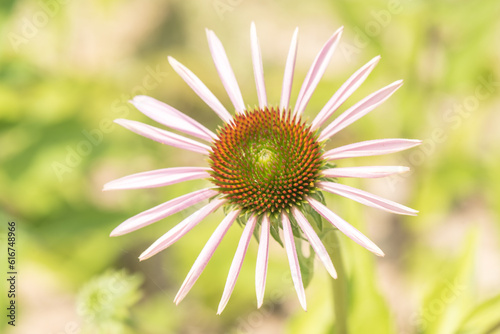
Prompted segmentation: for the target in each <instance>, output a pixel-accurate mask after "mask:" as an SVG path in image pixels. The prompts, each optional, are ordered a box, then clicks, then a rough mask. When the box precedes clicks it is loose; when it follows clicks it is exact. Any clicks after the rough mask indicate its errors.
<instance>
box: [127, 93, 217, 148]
mask: <svg viewBox="0 0 500 334" xmlns="http://www.w3.org/2000/svg"><path fill="white" fill-rule="evenodd" d="M131 102H132V104H133V105H134V106H135V107H136V108H137V109H139V110H140V111H141V112H142V113H143V114H144V115H146V116H148V117H149V118H151V119H153V120H155V121H157V122H158V123H161V124H163V125H165V126H168V127H170V128H172V129H175V130H179V131H182V132H184V133H186V134H188V135H191V136H195V137H198V138H200V139H203V140H206V141H208V142H212V141H213V139H215V138H217V135H216V134H215V133H213V132H212V131H210V130H209V129H207V128H206V127H204V126H203V125H201V124H200V123H198V122H197V121H195V120H194V119H192V118H191V117H189V116H187V115H185V114H184V113H182V112H180V111H179V110H177V109H175V108H174V107H172V106H169V105H168V104H166V103H163V102H160V101H158V100H156V99H154V98H152V97H149V96H144V95H138V96H136V97H134V98H133V99H132V101H131Z"/></svg>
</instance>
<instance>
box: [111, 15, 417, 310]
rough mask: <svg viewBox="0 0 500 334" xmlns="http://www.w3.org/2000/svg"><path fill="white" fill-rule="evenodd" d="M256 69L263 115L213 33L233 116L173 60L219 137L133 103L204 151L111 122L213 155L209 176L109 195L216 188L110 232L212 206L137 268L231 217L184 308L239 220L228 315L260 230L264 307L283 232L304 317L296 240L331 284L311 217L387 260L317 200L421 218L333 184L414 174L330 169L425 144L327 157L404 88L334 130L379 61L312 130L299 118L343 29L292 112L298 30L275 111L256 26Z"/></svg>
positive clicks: (141, 127) (165, 180)
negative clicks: (218, 215) (345, 134)
mask: <svg viewBox="0 0 500 334" xmlns="http://www.w3.org/2000/svg"><path fill="white" fill-rule="evenodd" d="M250 32H251V33H250V40H251V50H252V61H253V69H254V75H255V83H256V86H257V96H258V101H259V107H258V108H257V107H256V108H254V109H247V108H245V104H244V102H243V98H242V95H241V92H240V89H239V87H238V83H237V81H236V78H235V76H234V73H233V71H232V69H231V66H230V64H229V61H228V59H227V56H226V53H225V51H224V48H223V46H222V44H221V42H220V41H219V39H218V38H217V37H216V36H215V34H214V32H212V31H210V30H207V37H208V44H209V47H210V52H211V54H212V57H213V60H214V63H215V67H216V69H217V72H218V74H219V76H220V78H221V80H222V83H223V85H224V87H225V89H226V91H227V93H228V95H229V98H230V100H231V102H232V103H233V105H234V109H235V114H234V115H231V113H229V112H228V111H227V109H226V108H225V107H224V106H223V105H222V103H221V102H220V101H219V100H218V99H217V98H216V97H215V96H214V95H213V94H212V93H211V92H210V90H209V89H208V88H207V87H206V86H205V85H204V84H203V83H202V82H201V80H200V79H199V78H198V77H197V76H196V75H195V74H193V73H192V72H191V71H190V70H189V69H187V68H186V67H185V66H184V65H182V64H181V63H179V62H178V61H176V60H175V59H173V58H171V57H169V62H170V64H171V65H172V67H173V68H174V70H175V71H176V72H177V73H178V74H179V75H180V76H181V77H182V79H184V81H185V82H186V83H187V84H188V85H189V86H190V87H191V88H192V89H193V90H194V92H195V93H196V94H197V95H198V96H199V97H200V98H201V99H202V100H203V101H204V102H205V103H206V104H207V105H208V106H209V107H210V108H211V109H212V110H213V111H215V113H216V114H217V115H218V116H219V117H220V118H221V119H222V120H223V121H224V124H223V125H222V127H221V128H220V129H219V130H218V131H217V133H214V132H212V131H210V130H209V129H207V128H206V127H205V126H203V125H202V124H200V123H198V122H197V121H195V120H194V119H192V118H190V117H188V116H187V115H185V114H184V113H182V112H180V111H178V110H176V109H175V108H173V107H171V106H169V105H167V104H164V103H162V102H159V101H157V100H155V99H153V98H150V97H147V96H136V97H135V98H134V99H133V100H132V103H133V104H134V105H135V106H136V107H137V108H138V109H139V110H140V111H141V112H143V113H144V114H145V115H147V116H149V117H150V118H151V119H153V120H155V121H157V122H159V123H161V124H163V125H165V126H167V127H170V128H172V129H175V130H178V131H180V132H183V133H185V134H187V135H190V136H193V137H196V138H198V139H201V140H203V141H205V142H206V144H204V143H201V142H199V141H198V140H194V139H190V138H187V137H184V136H181V135H178V134H175V133H172V132H169V131H166V130H163V129H159V128H156V127H153V126H150V125H146V124H143V123H139V122H135V121H130V120H124V119H118V120H116V121H115V122H116V123H118V124H120V125H122V126H123V127H125V128H127V129H129V130H131V131H134V132H136V133H138V134H140V135H142V136H145V137H147V138H150V139H152V140H155V141H158V142H160V143H163V144H167V145H171V146H175V147H178V148H181V149H185V150H189V151H193V152H197V153H200V154H203V155H206V156H208V161H209V166H208V167H176V168H166V169H159V170H153V171H149V172H143V173H138V174H134V175H130V176H126V177H123V178H120V179H118V180H115V181H112V182H109V183H107V184H106V185H105V186H104V190H111V189H134V188H151V187H160V186H167V185H171V184H174V183H179V182H182V181H187V180H194V179H208V180H209V181H210V182H211V183H212V184H213V187H210V188H206V189H201V190H197V191H195V192H192V193H189V194H186V195H184V196H181V197H178V198H175V199H172V200H170V201H168V202H165V203H163V204H160V205H158V206H156V207H154V208H152V209H149V210H147V211H144V212H142V213H139V214H138V215H136V216H134V217H132V218H129V219H128V220H126V221H125V222H123V223H122V224H121V225H119V226H118V227H117V228H116V229H114V230H113V232H112V233H111V235H112V236H118V235H123V234H125V233H128V232H132V231H134V230H137V229H139V228H142V227H144V226H147V225H149V224H152V223H154V222H156V221H158V220H160V219H163V218H165V217H167V216H170V215H172V214H174V213H177V212H179V211H181V210H184V209H186V208H188V207H190V206H193V205H194V204H197V203H199V202H201V201H205V200H209V202H208V204H206V205H205V206H203V207H202V208H201V209H199V210H198V211H196V212H194V213H193V214H192V215H190V216H189V217H187V218H186V219H184V220H183V221H182V222H180V223H179V224H178V225H176V226H175V227H173V228H172V229H171V230H169V231H168V232H167V233H166V234H164V235H163V236H162V237H160V238H159V239H158V240H157V241H156V242H154V243H153V244H152V245H151V246H150V247H149V248H148V249H147V250H146V251H144V253H142V254H141V256H140V259H141V260H144V259H147V258H149V257H151V256H153V255H155V254H157V253H158V252H160V251H162V250H164V249H165V248H167V247H169V246H170V245H172V244H173V243H175V242H176V241H177V240H179V239H180V238H181V237H182V236H184V235H185V234H186V233H188V232H189V231H190V230H191V229H193V228H194V227H195V226H196V225H197V224H198V223H200V222H201V221H202V220H203V219H204V218H205V217H207V216H208V215H210V214H211V213H212V212H214V211H215V210H217V209H218V208H220V207H225V209H226V212H227V215H226V217H225V218H224V219H223V221H222V222H221V223H220V224H219V225H218V226H217V228H216V230H215V231H214V233H213V234H212V236H211V237H210V239H209V240H208V242H207V243H206V244H205V246H204V248H203V250H202V251H201V253H200V255H199V256H198V258H197V259H196V261H195V263H194V265H193V267H192V268H191V270H190V272H189V273H188V275H187V277H186V279H185V281H184V283H183V284H182V286H181V288H180V290H179V292H178V294H177V296H176V297H175V302H176V303H179V302H180V301H181V300H182V299H183V298H184V297H185V296H186V294H187V293H188V291H189V290H190V289H191V287H192V286H193V285H194V283H195V282H196V280H197V279H198V277H199V276H200V274H201V272H202V271H203V269H204V268H205V266H206V265H207V263H208V261H209V260H210V258H211V257H212V255H213V253H214V252H215V249H216V248H217V246H218V245H219V243H220V242H221V240H222V238H223V237H224V235H225V234H226V232H227V231H228V229H229V228H230V227H231V225H232V224H233V223H234V222H235V221H236V220H239V221H240V222H241V223H242V224H243V225H244V229H243V233H242V236H241V239H240V242H239V244H238V247H237V250H236V254H235V256H234V259H233V262H232V264H231V267H230V269H229V275H228V279H227V282H226V286H225V288H224V292H223V296H222V300H221V302H220V304H219V309H218V313H221V312H222V310H223V309H224V307H225V306H226V304H227V302H228V300H229V297H230V295H231V293H232V291H233V288H234V285H235V283H236V279H237V277H238V274H239V272H240V269H241V265H242V263H243V259H244V257H245V253H246V251H247V248H248V245H249V243H250V239H251V236H252V234H254V233H258V232H259V231H258V230H259V229H260V238H259V248H258V254H257V266H256V277H255V283H256V292H257V303H258V306H259V307H260V306H261V305H262V302H263V296H264V290H265V282H266V275H267V262H268V250H269V235H272V236H273V237H274V238H275V239H277V240H278V241H279V242H280V243H281V236H280V234H279V233H278V232H277V231H279V230H282V236H283V241H284V242H283V243H284V247H285V249H286V252H287V255H288V259H289V263H290V270H291V273H292V279H293V282H294V286H295V289H296V290H297V294H298V297H299V301H300V303H301V305H302V307H303V308H304V309H306V301H305V294H304V286H303V282H302V278H301V271H300V267H299V261H298V256H297V251H296V246H295V240H294V235H296V234H300V236H301V237H303V238H304V239H306V240H308V241H309V243H310V245H311V246H312V248H313V249H314V251H315V252H316V254H317V255H318V257H319V259H320V260H321V261H322V262H323V264H324V265H325V268H326V269H327V271H328V272H329V273H330V274H331V275H332V276H333V277H334V278H335V277H336V272H335V269H334V266H333V264H332V262H331V260H330V257H329V255H328V253H327V251H326V249H325V246H324V245H323V243H322V242H321V240H320V238H319V237H318V235H317V233H316V232H315V229H314V227H313V225H311V224H310V223H309V219H308V216H309V212H314V213H317V214H319V215H320V216H322V217H323V218H324V219H325V220H326V221H328V222H330V223H331V224H332V225H333V226H334V227H336V228H337V229H338V230H340V231H341V232H343V233H344V234H346V235H347V236H348V237H349V238H351V239H352V240H354V241H355V242H357V243H358V244H360V245H361V246H363V247H365V248H367V249H368V250H370V251H372V252H373V253H375V254H376V255H379V256H383V252H382V251H381V250H380V248H378V247H377V246H376V245H375V244H374V243H373V242H371V241H370V240H369V239H368V238H367V237H366V236H364V235H363V234H362V233H361V232H359V231H358V230H357V229H356V228H354V227H353V226H351V225H350V224H349V223H347V222H346V221H344V220H343V219H342V218H340V217H339V216H337V215H336V214H335V213H334V212H332V211H331V210H330V209H328V208H327V207H326V205H325V203H324V201H323V199H322V196H320V194H321V192H323V191H326V192H330V193H333V194H337V195H340V196H344V197H347V198H350V199H352V200H354V201H357V202H360V203H362V204H365V205H368V206H371V207H375V208H379V209H382V210H385V211H389V212H393V213H397V214H405V215H415V214H416V212H417V211H415V210H413V209H410V208H408V207H406V206H403V205H401V204H398V203H395V202H392V201H390V200H387V199H384V198H381V197H379V196H376V195H373V194H370V193H368V192H365V191H362V190H359V189H356V188H352V187H350V186H347V185H342V184H339V183H337V182H335V180H336V178H344V177H360V178H373V177H383V176H388V175H391V174H395V173H401V172H405V171H407V170H408V168H406V167H402V166H364V167H344V168H335V166H334V165H333V164H332V163H331V162H330V161H333V160H340V159H343V158H352V157H361V156H371V155H380V154H386V153H393V152H398V151H401V150H405V149H408V148H411V147H414V146H416V145H419V144H420V141H418V140H410V139H379V140H370V141H364V142H359V143H355V144H350V145H346V146H341V147H337V148H334V149H331V150H328V151H325V150H324V144H325V143H326V142H327V141H328V140H329V139H330V138H331V137H332V136H333V135H334V134H336V133H337V132H339V131H340V130H342V129H344V128H345V127H346V126H348V125H350V124H351V123H353V122H354V121H356V120H357V119H359V118H361V117H362V116H364V115H366V114H367V113H368V112H370V111H371V110H373V109H374V108H375V107H377V106H378V105H380V104H381V103H382V102H384V101H385V100H386V99H387V98H389V97H390V96H391V95H392V94H393V93H394V92H395V91H396V90H397V89H398V88H399V87H400V86H401V84H402V82H401V81H396V82H394V83H392V84H390V85H388V86H386V87H384V88H382V89H379V90H378V91H376V92H375V93H373V94H371V95H369V96H367V97H366V98H364V99H362V100H361V101H359V102H358V103H356V104H354V105H353V106H352V107H350V108H349V109H348V110H346V111H345V112H344V113H342V114H341V115H340V116H338V117H337V118H336V119H335V120H334V121H332V122H331V123H330V124H328V125H326V126H324V125H325V123H326V121H327V120H328V119H329V118H330V116H331V115H332V114H333V113H334V112H335V111H336V110H337V109H338V108H339V107H340V106H341V105H342V104H343V103H344V102H345V101H346V100H347V98H348V97H349V96H350V95H351V94H352V93H353V92H354V91H355V90H356V89H357V88H358V87H359V86H360V85H361V84H362V83H363V81H364V80H365V79H366V78H367V76H368V75H369V73H370V72H371V71H372V70H373V68H374V67H375V65H376V64H377V62H378V61H379V59H380V57H375V58H373V59H372V60H371V61H369V62H368V63H367V64H366V65H364V66H363V67H362V68H361V69H359V70H358V71H357V72H356V73H354V74H353V75H352V76H351V77H350V78H349V79H347V81H346V82H345V83H344V84H343V85H342V86H341V87H340V88H339V89H338V90H337V92H335V94H334V95H333V96H332V98H331V99H330V100H329V101H328V102H327V104H326V105H325V106H324V107H323V109H322V110H321V111H320V112H319V113H318V115H317V116H316V117H315V118H314V120H313V121H312V122H311V124H308V123H306V122H305V121H304V120H303V119H302V117H301V115H302V112H303V111H304V109H305V108H306V106H307V104H308V102H309V100H310V98H311V96H312V94H313V92H314V90H315V88H316V86H317V85H318V83H319V81H320V79H321V77H322V75H323V73H324V72H325V70H326V67H327V65H328V63H329V61H330V59H331V57H332V55H333V52H334V50H335V47H336V45H337V44H338V42H339V40H340V36H341V34H342V28H340V29H338V30H337V31H336V32H335V33H334V34H333V35H332V37H331V38H330V39H329V40H328V41H327V42H326V43H325V45H324V46H323V47H322V49H321V50H320V52H319V53H318V55H317V57H316V59H315V60H314V62H313V64H312V66H311V68H310V70H309V72H308V73H307V76H306V78H305V80H304V83H303V84H302V87H301V89H300V92H299V95H298V98H297V101H296V103H295V106H294V108H293V110H292V109H291V108H290V107H289V101H290V92H291V88H292V82H293V74H294V67H295V58H296V53H297V35H298V29H296V30H295V33H294V35H293V37H292V42H291V46H290V51H289V53H288V57H287V61H286V67H285V74H284V79H283V89H282V94H281V101H280V105H279V107H276V106H273V105H269V104H268V102H267V95H266V89H265V84H264V73H263V67H262V60H261V54H260V47H259V44H258V40H257V33H256V29H255V25H254V24H253V23H252V26H251V30H250Z"/></svg>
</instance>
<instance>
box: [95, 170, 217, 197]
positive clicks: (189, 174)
mask: <svg viewBox="0 0 500 334" xmlns="http://www.w3.org/2000/svg"><path fill="white" fill-rule="evenodd" d="M209 170H210V168H206V167H173V168H163V169H156V170H151V171H147V172H142V173H137V174H132V175H128V176H124V177H122V178H119V179H116V180H113V181H111V182H108V183H106V184H105V185H104V187H103V189H102V190H104V191H106V190H116V189H142V188H155V187H163V186H168V185H171V184H175V183H179V182H183V181H188V180H196V179H203V178H208V177H210V174H209V173H208V171H209Z"/></svg>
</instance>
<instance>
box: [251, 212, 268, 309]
mask: <svg viewBox="0 0 500 334" xmlns="http://www.w3.org/2000/svg"><path fill="white" fill-rule="evenodd" d="M270 226H271V224H270V221H269V217H268V216H267V215H264V216H263V217H262V223H261V227H260V228H261V230H260V241H259V250H258V253H257V265H256V267H255V291H256V292H257V308H260V307H261V306H262V303H263V302H264V291H265V290H266V276H267V261H268V258H269V232H270Z"/></svg>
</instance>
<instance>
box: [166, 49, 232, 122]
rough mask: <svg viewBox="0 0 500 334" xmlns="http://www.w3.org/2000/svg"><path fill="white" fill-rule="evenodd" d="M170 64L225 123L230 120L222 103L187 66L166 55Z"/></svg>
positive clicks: (230, 117) (229, 115)
mask: <svg viewBox="0 0 500 334" xmlns="http://www.w3.org/2000/svg"><path fill="white" fill-rule="evenodd" d="M168 62H169V63H170V66H172V68H173V69H174V71H175V72H177V74H179V76H180V77H181V78H182V79H183V80H184V81H185V82H186V83H187V84H188V86H189V87H191V89H192V90H193V91H194V92H195V93H196V94H197V95H198V96H199V97H200V98H201V99H202V100H203V101H204V102H205V103H206V104H207V105H208V106H209V107H210V108H212V110H213V111H215V113H216V114H217V115H218V116H219V117H220V118H221V119H222V120H223V121H224V122H226V123H229V122H231V120H232V116H231V114H230V113H229V112H228V111H227V110H226V108H225V107H224V106H223V105H222V103H221V102H220V101H219V99H217V97H215V95H214V94H213V93H212V92H211V91H210V89H208V87H207V86H205V84H204V83H203V82H202V81H201V80H200V79H199V78H198V77H197V76H196V75H195V74H194V73H193V72H191V71H190V70H189V69H188V68H187V67H185V66H184V65H182V64H181V63H180V62H178V61H177V60H175V59H174V58H172V57H170V56H169V57H168Z"/></svg>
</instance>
